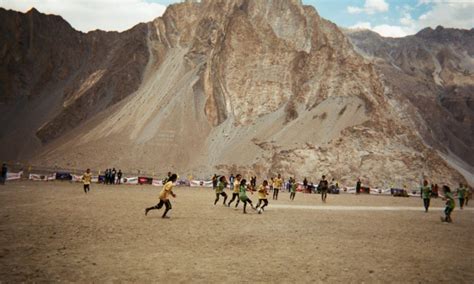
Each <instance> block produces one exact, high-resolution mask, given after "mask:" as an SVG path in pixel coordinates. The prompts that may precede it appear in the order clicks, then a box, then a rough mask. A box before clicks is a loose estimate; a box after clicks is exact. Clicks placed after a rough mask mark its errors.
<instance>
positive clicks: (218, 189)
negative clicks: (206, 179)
mask: <svg viewBox="0 0 474 284" xmlns="http://www.w3.org/2000/svg"><path fill="white" fill-rule="evenodd" d="M226 187H227V180H226V179H225V176H221V177H220V178H219V184H218V185H217V187H216V199H215V200H214V205H216V204H217V202H218V201H219V196H221V195H222V196H223V197H224V202H222V204H223V205H226V204H225V201H226V200H227V194H226V193H225V192H224V189H225V188H226Z"/></svg>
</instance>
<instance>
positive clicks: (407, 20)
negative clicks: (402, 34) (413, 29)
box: [400, 13, 415, 26]
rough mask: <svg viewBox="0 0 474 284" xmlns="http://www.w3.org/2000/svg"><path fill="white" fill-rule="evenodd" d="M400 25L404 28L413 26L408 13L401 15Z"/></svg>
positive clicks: (413, 22)
mask: <svg viewBox="0 0 474 284" xmlns="http://www.w3.org/2000/svg"><path fill="white" fill-rule="evenodd" d="M400 24H402V25H404V26H414V25H415V21H414V20H413V19H412V17H411V15H410V14H409V13H403V17H401V18H400Z"/></svg>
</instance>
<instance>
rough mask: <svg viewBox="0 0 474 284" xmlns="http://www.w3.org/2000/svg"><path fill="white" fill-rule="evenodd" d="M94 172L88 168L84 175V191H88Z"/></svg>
mask: <svg viewBox="0 0 474 284" xmlns="http://www.w3.org/2000/svg"><path fill="white" fill-rule="evenodd" d="M91 181H92V174H91V170H90V169H87V170H86V172H85V173H84V175H83V176H82V182H83V183H84V193H88V192H89V190H91V189H90V186H91Z"/></svg>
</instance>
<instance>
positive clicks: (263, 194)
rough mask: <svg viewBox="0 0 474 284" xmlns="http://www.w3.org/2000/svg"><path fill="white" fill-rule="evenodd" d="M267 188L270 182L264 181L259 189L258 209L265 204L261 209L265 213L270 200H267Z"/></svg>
mask: <svg viewBox="0 0 474 284" xmlns="http://www.w3.org/2000/svg"><path fill="white" fill-rule="evenodd" d="M267 186H268V181H266V180H264V181H263V183H262V184H261V185H260V186H259V187H258V191H257V192H258V203H257V209H258V208H259V207H260V204H261V203H262V202H263V206H262V207H260V209H262V210H263V211H265V210H264V209H263V208H265V206H267V205H268V200H267V195H268V192H267Z"/></svg>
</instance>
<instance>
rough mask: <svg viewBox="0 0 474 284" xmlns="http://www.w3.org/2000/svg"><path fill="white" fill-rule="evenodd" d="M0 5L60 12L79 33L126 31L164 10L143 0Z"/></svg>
mask: <svg viewBox="0 0 474 284" xmlns="http://www.w3.org/2000/svg"><path fill="white" fill-rule="evenodd" d="M0 7H3V8H6V9H13V10H16V11H21V12H26V11H28V10H29V9H31V8H32V7H34V8H36V9H37V10H39V11H40V12H42V13H47V14H56V15H60V16H61V17H63V18H64V19H65V20H66V21H68V22H69V23H70V24H71V26H73V27H74V28H75V29H77V30H80V31H83V32H88V31H91V30H95V29H101V30H106V31H123V30H127V29H129V28H131V27H133V26H134V25H136V24H138V23H140V22H148V21H151V20H153V19H154V18H156V17H159V16H161V15H162V14H163V13H164V11H165V9H166V6H164V5H160V4H156V3H149V2H146V1H145V0H121V1H115V0H67V1H64V0H0Z"/></svg>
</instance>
